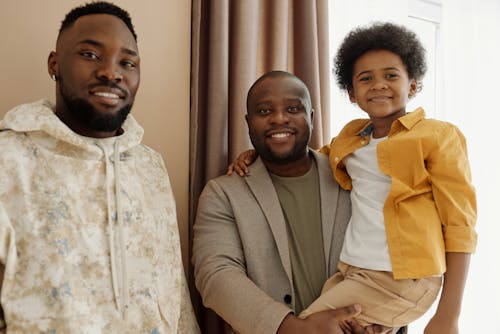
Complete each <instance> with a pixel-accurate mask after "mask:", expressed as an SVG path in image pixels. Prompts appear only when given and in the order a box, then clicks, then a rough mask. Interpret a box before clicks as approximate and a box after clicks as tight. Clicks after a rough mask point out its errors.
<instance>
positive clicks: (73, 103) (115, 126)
mask: <svg viewBox="0 0 500 334" xmlns="http://www.w3.org/2000/svg"><path fill="white" fill-rule="evenodd" d="M58 81H59V87H60V88H59V92H60V94H61V97H62V99H63V100H64V103H65V104H66V107H67V109H68V111H69V112H70V113H71V114H72V116H73V117H74V118H75V119H76V120H78V121H79V122H80V123H81V124H83V125H84V126H85V127H87V128H88V129H91V130H93V131H100V132H114V131H118V130H119V129H120V128H121V126H122V125H123V122H125V119H127V116H128V114H129V113H130V110H131V109H132V104H131V103H130V104H127V105H125V106H123V107H122V108H121V109H119V110H117V111H116V112H113V113H112V112H109V113H107V112H101V111H99V110H96V109H95V108H94V107H93V106H92V104H90V103H89V102H88V101H87V100H85V99H82V98H77V97H75V96H74V95H73V94H71V93H69V92H68V90H67V89H66V86H65V84H64V80H63V78H62V77H61V76H59V77H58ZM103 85H106V84H103ZM107 85H108V86H112V85H113V83H108V84H107Z"/></svg>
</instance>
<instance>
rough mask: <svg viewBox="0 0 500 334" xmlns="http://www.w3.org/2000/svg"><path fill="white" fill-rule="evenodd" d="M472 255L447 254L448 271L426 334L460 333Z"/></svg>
mask: <svg viewBox="0 0 500 334" xmlns="http://www.w3.org/2000/svg"><path fill="white" fill-rule="evenodd" d="M469 260H470V254H468V253H446V266H447V270H446V273H445V274H444V283H443V290H442V292H441V298H440V300H439V304H438V308H437V311H436V314H434V316H433V317H432V319H431V320H430V321H429V324H428V325H427V326H426V328H425V332H424V333H425V334H431V333H450V334H451V333H458V318H459V315H460V309H461V305H462V296H463V291H464V287H465V282H466V280H467V272H468V270H469Z"/></svg>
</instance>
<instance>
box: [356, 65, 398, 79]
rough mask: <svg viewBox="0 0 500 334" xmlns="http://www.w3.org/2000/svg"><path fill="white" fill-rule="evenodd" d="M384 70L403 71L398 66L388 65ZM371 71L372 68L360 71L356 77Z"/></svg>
mask: <svg viewBox="0 0 500 334" xmlns="http://www.w3.org/2000/svg"><path fill="white" fill-rule="evenodd" d="M382 70H384V71H387V70H394V71H398V72H401V70H400V69H399V68H397V67H386V68H383V69H382ZM370 72H372V70H368V71H363V72H360V73H358V75H356V78H358V77H359V76H360V75H363V74H365V73H370Z"/></svg>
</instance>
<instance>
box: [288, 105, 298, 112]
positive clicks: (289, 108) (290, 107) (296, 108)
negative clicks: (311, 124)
mask: <svg viewBox="0 0 500 334" xmlns="http://www.w3.org/2000/svg"><path fill="white" fill-rule="evenodd" d="M286 111H288V112H289V113H297V112H300V111H301V108H300V107H299V106H289V107H288V108H287V109H286Z"/></svg>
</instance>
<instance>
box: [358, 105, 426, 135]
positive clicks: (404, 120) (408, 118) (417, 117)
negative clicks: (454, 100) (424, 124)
mask: <svg viewBox="0 0 500 334" xmlns="http://www.w3.org/2000/svg"><path fill="white" fill-rule="evenodd" d="M424 118H425V111H424V109H423V108H417V109H416V110H415V111H412V112H409V113H407V114H405V115H404V116H401V117H400V118H398V119H397V120H396V121H397V122H399V123H400V124H401V125H402V126H404V127H405V128H406V129H407V130H409V129H411V128H412V127H413V126H414V125H415V124H417V123H418V122H420V121H421V120H422V119H424ZM372 132H373V123H371V122H370V123H368V124H367V125H366V126H365V127H364V128H363V130H361V131H360V132H359V135H360V136H362V137H366V136H369V135H371V133H372Z"/></svg>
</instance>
